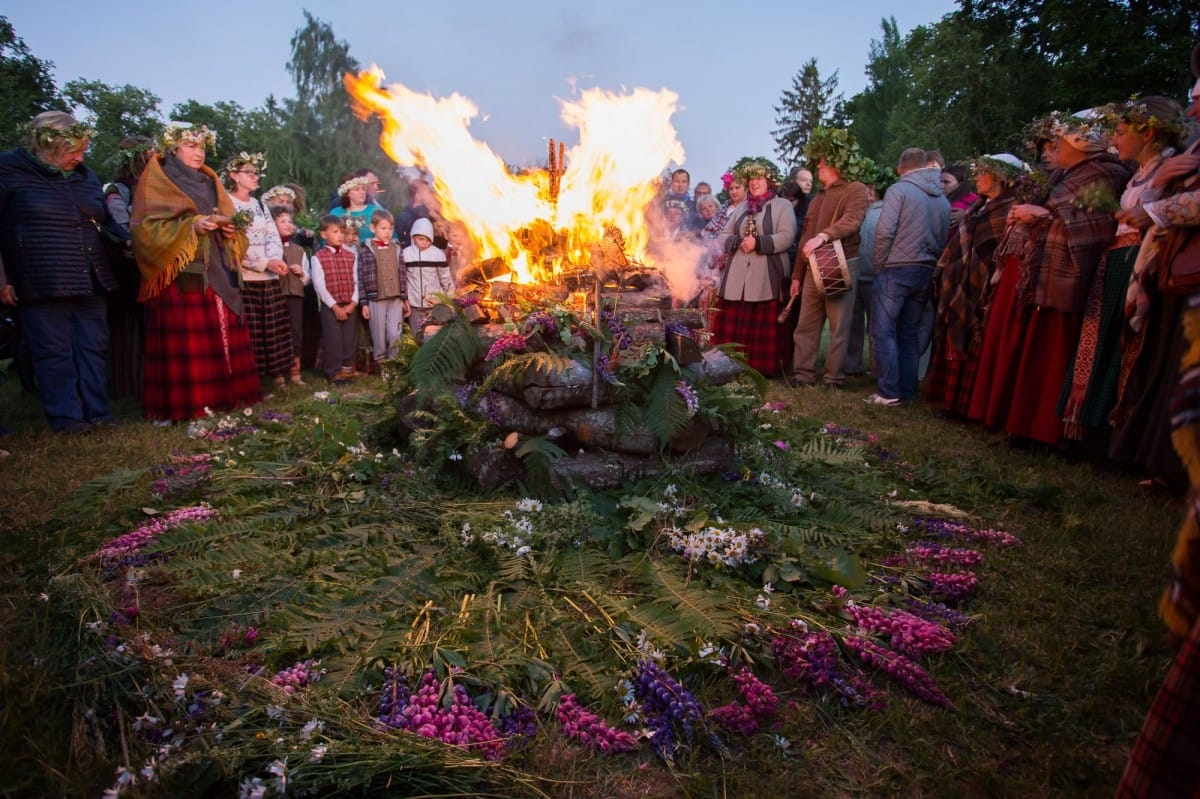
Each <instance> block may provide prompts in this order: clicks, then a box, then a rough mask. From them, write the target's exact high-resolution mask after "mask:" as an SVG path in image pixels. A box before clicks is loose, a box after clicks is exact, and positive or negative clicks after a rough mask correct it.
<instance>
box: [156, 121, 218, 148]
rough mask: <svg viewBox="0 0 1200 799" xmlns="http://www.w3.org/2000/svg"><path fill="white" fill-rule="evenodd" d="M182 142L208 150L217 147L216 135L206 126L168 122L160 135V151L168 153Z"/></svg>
mask: <svg viewBox="0 0 1200 799" xmlns="http://www.w3.org/2000/svg"><path fill="white" fill-rule="evenodd" d="M184 142H191V143H193V144H199V145H200V146H202V147H204V148H205V149H208V148H209V147H216V146H217V134H216V133H215V132H214V131H213V129H212V128H210V127H208V126H207V125H193V124H192V123H190V122H168V123H167V127H166V130H164V131H163V134H162V148H161V149H162V151H163V152H170V151H171V150H174V149H175V148H176V147H178V146H179V145H181V144H183V143H184Z"/></svg>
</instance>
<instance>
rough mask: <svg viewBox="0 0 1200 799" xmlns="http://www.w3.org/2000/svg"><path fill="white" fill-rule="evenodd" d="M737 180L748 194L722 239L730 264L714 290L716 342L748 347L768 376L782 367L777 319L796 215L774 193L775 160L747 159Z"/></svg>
mask: <svg viewBox="0 0 1200 799" xmlns="http://www.w3.org/2000/svg"><path fill="white" fill-rule="evenodd" d="M733 177H734V180H735V181H737V182H741V183H744V184H745V186H746V189H747V191H746V199H745V200H744V201H743V202H741V203H739V204H738V205H736V206H734V208H733V209H732V210H731V211H730V214H729V218H728V220H727V221H726V223H725V228H724V230H722V232H721V238H720V239H719V241H720V242H721V249H722V251H723V252H724V253H725V255H726V265H725V268H724V270H723V271H722V272H721V275H720V282H719V283H718V285H717V289H716V295H717V297H718V311H717V314H716V320H715V324H714V326H713V340H714V341H715V342H717V343H719V344H720V343H732V342H737V343H740V344H742V345H744V346H745V348H746V360H747V361H748V362H749V364H750V366H751V368H753V369H755V370H757V371H758V372H761V373H762V374H764V375H766V376H768V377H770V376H772V375H775V374H776V373H778V371H779V368H780V363H779V336H780V331H779V322H778V321H777V319H778V317H779V311H780V309H781V308H782V307H783V306H782V304H781V303H780V299H781V296H782V294H783V282H784V279H785V278H786V277H787V274H788V263H787V249H788V247H790V246H792V242H793V241H794V240H795V238H796V216H795V214H794V213H793V211H792V204H791V203H789V202H788V201H787V200H785V199H783V198H781V197H779V196H778V195H777V194H776V193H775V190H776V188H777V187H778V186H779V181H780V174H779V168H778V167H777V166H775V164H773V163H771V161H769V160H767V159H766V158H743V159H742V160H741V161H740V162H738V165H737V166H736V167H735V168H734V169H733Z"/></svg>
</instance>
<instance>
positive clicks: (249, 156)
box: [221, 150, 267, 175]
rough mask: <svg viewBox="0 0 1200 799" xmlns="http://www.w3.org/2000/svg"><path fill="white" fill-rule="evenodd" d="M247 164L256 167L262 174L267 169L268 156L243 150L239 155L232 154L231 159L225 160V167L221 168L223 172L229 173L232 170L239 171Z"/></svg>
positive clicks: (224, 173)
mask: <svg viewBox="0 0 1200 799" xmlns="http://www.w3.org/2000/svg"><path fill="white" fill-rule="evenodd" d="M245 166H252V167H254V168H255V169H257V170H258V173H259V174H260V175H261V174H263V173H265V172H266V171H267V157H266V156H265V155H263V154H262V153H248V152H246V151H245V150H243V151H242V152H240V153H238V154H237V155H234V156H230V158H229V160H228V161H226V162H225V167H224V169H222V170H221V174H223V175H228V174H230V173H231V172H237V171H238V170H239V169H241V168H242V167H245Z"/></svg>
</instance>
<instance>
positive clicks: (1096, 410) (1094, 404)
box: [1062, 97, 1183, 447]
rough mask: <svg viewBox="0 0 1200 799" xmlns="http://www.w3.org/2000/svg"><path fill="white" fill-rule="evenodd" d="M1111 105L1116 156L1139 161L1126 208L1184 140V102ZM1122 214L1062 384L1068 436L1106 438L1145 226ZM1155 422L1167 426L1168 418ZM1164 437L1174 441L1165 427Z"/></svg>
mask: <svg viewBox="0 0 1200 799" xmlns="http://www.w3.org/2000/svg"><path fill="white" fill-rule="evenodd" d="M1110 113H1111V115H1112V117H1113V119H1114V122H1115V129H1114V131H1113V135H1112V143H1113V145H1114V146H1115V147H1116V149H1117V155H1118V157H1119V158H1120V159H1121V160H1122V161H1126V162H1130V163H1136V164H1137V171H1135V172H1134V174H1133V177H1132V178H1130V180H1129V183H1128V184H1127V185H1126V186H1125V191H1124V192H1123V193H1122V194H1121V208H1122V209H1125V210H1128V209H1131V208H1133V207H1134V206H1137V205H1140V204H1141V200H1142V197H1143V195H1144V193H1145V191H1146V189H1147V188H1148V187H1149V185H1150V180H1151V179H1152V178H1153V177H1154V175H1155V173H1156V172H1157V171H1158V168H1159V167H1160V166H1161V165H1162V164H1163V162H1164V161H1165V160H1166V159H1167V158H1168V157H1170V156H1171V155H1173V154H1174V152H1175V148H1176V147H1177V146H1178V145H1179V135H1180V133H1181V132H1182V130H1183V128H1182V125H1181V124H1180V123H1181V122H1182V113H1183V109H1182V108H1180V107H1179V104H1178V103H1177V102H1175V101H1174V100H1171V99H1168V98H1166V97H1143V98H1140V99H1133V100H1130V101H1129V102H1126V103H1122V104H1121V105H1119V106H1117V107H1116V108H1114V109H1112V110H1111V111H1110ZM1119 219H1120V216H1119V215H1118V226H1117V232H1116V236H1115V238H1114V239H1113V240H1112V242H1110V243H1109V245H1108V249H1107V250H1105V252H1104V255H1103V256H1102V257H1101V259H1100V265H1099V267H1098V268H1097V270H1096V277H1095V279H1094V280H1093V281H1092V289H1091V293H1090V294H1089V295H1088V301H1087V306H1086V307H1085V309H1084V316H1083V328H1082V330H1081V332H1080V335H1079V346H1078V348H1077V349H1076V352H1075V360H1074V363H1073V364H1072V366H1071V370H1070V371H1069V372H1068V373H1067V381H1066V383H1065V385H1064V386H1063V398H1062V414H1063V435H1064V436H1065V437H1066V438H1068V439H1083V438H1084V437H1085V433H1086V431H1089V430H1091V431H1096V432H1097V433H1099V432H1100V431H1103V433H1104V434H1105V436H1104V437H1105V439H1106V434H1107V431H1108V430H1109V421H1108V418H1109V413H1110V412H1111V411H1112V410H1113V406H1114V405H1115V404H1116V400H1117V383H1118V376H1119V374H1120V371H1121V364H1122V332H1123V331H1124V330H1125V305H1126V302H1125V301H1126V293H1127V290H1128V288H1129V280H1130V275H1131V274H1132V272H1133V267H1134V261H1135V260H1136V258H1137V254H1138V250H1139V249H1141V242H1142V232H1141V230H1140V229H1139V228H1138V227H1137V226H1135V225H1131V224H1129V223H1128V222H1121V221H1119ZM1143 330H1144V328H1143ZM1141 339H1142V337H1141V336H1140V335H1139V336H1136V337H1133V338H1131V340H1130V345H1131V346H1130V347H1129V350H1128V351H1129V352H1130V355H1131V362H1132V360H1134V359H1136V355H1137V350H1138V349H1140V347H1138V344H1140V343H1141ZM1138 421H1139V422H1142V421H1147V420H1145V419H1142V418H1139V420H1138ZM1156 426H1159V427H1161V428H1162V429H1163V430H1165V429H1166V422H1165V420H1164V421H1163V424H1162V425H1156ZM1139 427H1141V425H1139ZM1163 443H1164V445H1165V446H1169V443H1168V442H1166V440H1165V433H1164V442H1163ZM1105 446H1106V447H1107V441H1106V443H1105Z"/></svg>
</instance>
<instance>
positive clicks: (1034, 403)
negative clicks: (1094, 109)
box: [1004, 117, 1130, 445]
mask: <svg viewBox="0 0 1200 799" xmlns="http://www.w3.org/2000/svg"><path fill="white" fill-rule="evenodd" d="M1054 134H1055V140H1054V144H1053V145H1051V146H1053V147H1055V148H1056V153H1057V161H1058V166H1059V168H1060V169H1062V171H1063V172H1062V178H1061V179H1060V180H1059V181H1058V182H1057V183H1056V184H1055V185H1054V188H1053V189H1051V191H1050V195H1049V196H1048V197H1047V198H1046V202H1045V205H1034V204H1032V203H1022V204H1019V205H1014V206H1013V207H1012V209H1010V210H1009V212H1008V216H1009V221H1010V222H1016V223H1023V224H1026V225H1030V226H1031V228H1032V230H1033V234H1034V236H1035V237H1036V239H1037V241H1036V245H1035V247H1034V248H1033V252H1032V257H1029V258H1028V259H1025V260H1023V261H1022V270H1021V281H1020V283H1019V285H1018V286H1017V301H1018V303H1020V305H1021V306H1023V307H1028V309H1029V310H1028V320H1027V323H1026V324H1027V329H1026V335H1025V338H1024V342H1023V346H1022V348H1021V350H1020V352H1018V353H1016V356H1017V357H1016V368H1015V371H1014V374H1013V386H1012V392H1013V393H1012V402H1011V404H1010V406H1009V408H1008V414H1007V418H1006V420H1005V422H1004V429H1005V430H1006V431H1007V432H1008V433H1009V434H1010V435H1012V436H1014V437H1016V438H1021V439H1031V440H1033V441H1038V442H1041V443H1043V444H1050V445H1057V444H1058V443H1059V442H1060V441H1061V440H1062V416H1061V415H1060V414H1059V411H1058V408H1059V398H1060V396H1061V395H1062V385H1063V380H1064V379H1065V378H1066V375H1067V369H1068V367H1069V365H1070V361H1071V356H1072V355H1073V354H1074V352H1075V347H1076V345H1077V344H1078V343H1079V330H1080V327H1081V325H1082V323H1083V310H1084V306H1085V304H1086V301H1087V296H1088V292H1089V291H1090V290H1091V284H1092V278H1093V276H1094V275H1095V273H1096V268H1097V266H1099V263H1100V256H1101V254H1102V253H1103V252H1104V249H1105V247H1107V246H1108V244H1109V242H1111V241H1112V238H1113V235H1114V233H1116V229H1117V222H1116V220H1115V219H1114V218H1113V214H1112V211H1113V208H1112V205H1113V204H1114V203H1115V198H1116V197H1118V196H1119V195H1120V193H1121V191H1122V190H1123V189H1124V188H1125V183H1126V182H1127V181H1128V180H1129V174H1130V173H1129V168H1128V167H1126V166H1125V165H1124V164H1123V163H1121V162H1120V161H1118V160H1117V159H1116V157H1114V156H1112V155H1110V154H1109V153H1108V152H1107V151H1106V148H1107V146H1108V131H1107V129H1106V128H1105V126H1104V124H1103V121H1102V120H1101V119H1098V118H1094V117H1092V118H1080V117H1071V118H1068V119H1065V120H1063V121H1062V122H1061V123H1060V124H1059V125H1058V126H1057V127H1056V128H1055V130H1054Z"/></svg>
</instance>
